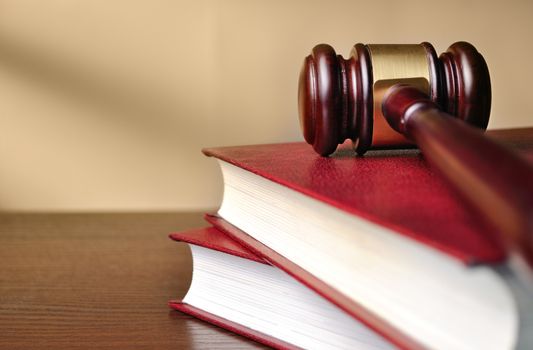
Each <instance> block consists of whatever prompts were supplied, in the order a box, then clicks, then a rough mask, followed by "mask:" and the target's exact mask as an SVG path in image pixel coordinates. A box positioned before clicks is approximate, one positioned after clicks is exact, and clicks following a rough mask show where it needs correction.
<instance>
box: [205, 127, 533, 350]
mask: <svg viewBox="0 0 533 350" xmlns="http://www.w3.org/2000/svg"><path fill="white" fill-rule="evenodd" d="M493 136H494V137H498V136H500V137H503V138H505V136H506V134H505V133H499V134H494V135H493ZM515 141H517V140H511V143H512V142H515ZM519 146H520V148H521V150H522V151H523V152H524V153H525V154H526V156H527V157H531V156H532V155H533V140H530V139H529V140H528V141H527V142H525V143H524V142H521V143H520V144H519ZM204 153H205V154H206V155H208V156H212V157H216V158H218V159H219V160H220V165H221V168H222V173H223V176H224V183H225V187H224V199H223V202H222V205H221V208H220V210H219V212H218V214H217V217H214V216H211V217H209V221H210V222H211V223H213V224H214V225H216V226H217V227H218V228H220V229H221V230H224V231H225V232H226V233H228V234H230V235H231V236H232V237H233V238H235V239H237V240H238V241H240V242H241V243H242V244H244V245H246V247H247V248H249V249H250V250H252V251H253V252H254V253H256V254H258V255H259V256H261V257H262V258H264V259H266V260H267V261H269V262H270V263H272V264H273V265H275V266H277V267H279V268H280V269H283V270H284V271H286V272H287V273H289V274H291V275H292V276H294V277H295V278H297V279H298V280H300V281H301V282H303V283H305V284H306V285H308V286H309V287H310V288H311V289H313V290H315V291H317V292H318V293H319V294H321V295H322V296H323V297H325V298H327V299H328V300H330V301H332V302H333V303H334V304H335V305H337V306H338V307H339V308H341V309H342V310H344V311H345V312H347V313H349V314H350V315H352V316H353V317H354V318H356V319H359V320H361V321H363V322H365V323H366V324H367V325H369V326H370V327H372V328H373V329H375V330H376V331H378V332H379V333H380V334H382V335H383V336H385V337H387V338H388V339H390V340H392V341H393V342H394V343H395V344H396V345H398V346H400V347H404V348H427V347H431V348H461V347H464V348H490V347H496V348H498V347H500V348H507V347H511V346H513V345H515V344H516V343H517V342H518V343H519V342H520V341H521V340H520V337H521V335H518V336H517V334H518V333H519V332H518V327H519V321H518V317H519V312H517V310H516V303H517V301H516V300H517V299H516V291H515V290H514V289H513V288H512V287H510V286H513V285H514V284H515V283H514V280H513V278H514V277H513V276H510V275H509V274H502V273H501V271H499V270H495V269H493V268H492V265H493V264H496V263H503V262H504V261H505V258H506V252H505V250H504V248H503V246H502V245H501V244H500V243H499V241H498V240H497V238H496V236H495V235H493V234H492V233H491V232H490V230H489V229H488V228H487V227H486V226H485V225H484V223H483V222H481V221H480V220H479V219H478V218H475V217H473V216H471V215H470V210H469V208H467V207H465V206H464V204H463V203H461V201H460V200H459V199H458V198H457V197H456V196H455V194H454V193H453V192H452V191H450V190H449V189H448V187H447V186H446V184H445V183H444V182H443V181H441V179H440V178H439V177H438V176H437V175H435V174H434V173H433V172H432V170H431V169H430V168H429V167H428V166H427V165H426V163H425V161H424V159H423V157H422V155H421V154H420V153H419V152H418V151H417V150H395V151H374V152H370V153H369V154H368V155H367V156H365V157H363V158H361V157H354V155H353V152H352V151H351V150H350V149H348V148H341V149H340V150H339V151H337V152H336V153H335V154H334V155H333V156H332V157H330V158H322V157H319V156H317V155H316V154H315V153H314V152H313V150H312V149H311V148H310V147H309V146H308V145H306V144H303V143H289V144H275V145H256V146H241V147H223V148H210V149H206V150H204ZM482 264H486V265H482ZM491 264H492V265H491ZM519 304H520V302H519ZM520 306H522V305H521V304H520ZM466 310H470V312H469V311H466ZM473 310H475V312H474V311H473ZM463 313H464V315H463ZM522 326H523V325H522V324H521V325H520V327H522ZM487 334H491V336H489V337H487V336H486V335H487Z"/></svg>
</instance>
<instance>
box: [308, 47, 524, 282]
mask: <svg viewBox="0 0 533 350" xmlns="http://www.w3.org/2000/svg"><path fill="white" fill-rule="evenodd" d="M298 90H299V91H298V105H299V116H300V125H301V128H302V131H303V134H304V138H305V140H306V141H307V143H309V144H311V145H312V146H313V148H314V150H315V151H316V152H317V153H318V154H320V155H322V156H328V155H330V154H332V153H333V152H334V151H335V149H336V148H337V145H338V144H341V143H343V142H344V141H346V140H347V139H350V140H352V143H353V147H354V149H355V151H356V152H357V153H358V154H359V155H363V154H364V153H365V152H366V151H368V150H369V149H383V148H401V147H413V146H418V148H419V149H420V150H421V152H422V154H423V156H424V157H425V158H426V159H427V160H428V162H429V163H430V164H431V165H432V166H433V167H434V168H435V169H436V170H437V172H438V173H440V174H441V175H442V176H443V177H444V178H445V180H447V181H448V183H449V184H450V185H451V187H452V188H454V189H455V190H456V191H457V192H458V194H459V195H461V196H462V198H463V199H464V200H465V201H466V202H467V203H468V204H469V205H470V207H471V208H472V209H473V211H474V212H475V213H476V214H477V215H480V218H482V219H483V220H485V221H486V222H487V223H488V224H489V225H491V226H492V228H493V229H494V230H495V232H497V233H498V236H499V237H500V239H501V241H502V242H503V243H504V244H505V246H506V247H507V248H508V251H509V263H510V264H511V265H512V267H513V268H515V269H516V270H518V272H519V273H520V274H521V275H522V276H527V279H528V280H529V281H530V282H531V280H532V276H533V274H532V271H533V166H532V165H531V163H529V162H528V161H527V160H525V159H524V158H522V157H521V155H519V154H517V153H515V152H513V151H512V150H510V149H508V148H507V147H505V145H502V144H499V143H497V142H496V141H494V140H491V139H489V138H488V137H486V136H485V135H484V134H483V130H484V129H486V127H487V124H488V121H489V116H490V107H491V84H490V76H489V70H488V68H487V64H486V63H485V60H484V58H483V56H482V55H481V54H480V53H479V52H478V51H477V50H476V48H475V47H474V46H472V45H471V44H469V43H466V42H457V43H454V44H453V45H451V46H450V47H449V48H448V50H447V51H446V52H444V53H442V54H441V55H440V56H437V53H436V51H435V49H434V48H433V46H432V45H431V44H429V43H427V42H424V43H421V44H417V45H364V44H356V45H354V47H353V49H352V51H351V54H350V57H349V58H348V59H344V58H343V57H342V56H340V55H337V54H336V53H335V50H334V49H333V48H332V47H331V46H329V45H326V44H321V45H317V46H315V47H314V48H313V49H312V51H311V54H310V55H309V56H307V57H306V58H305V60H304V64H303V67H302V70H301V73H300V80H299V89H298Z"/></svg>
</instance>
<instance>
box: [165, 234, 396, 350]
mask: <svg viewBox="0 0 533 350" xmlns="http://www.w3.org/2000/svg"><path fill="white" fill-rule="evenodd" d="M170 238H172V239H173V240H175V241H181V242H185V243H188V244H189V245H190V248H191V252H192V256H193V266H194V269H193V278H192V282H191V286H190V288H189V290H188V292H187V294H186V296H185V297H184V298H183V299H182V300H173V301H170V302H169V306H170V307H171V308H173V309H176V310H179V311H182V312H184V313H187V314H190V315H192V316H194V317H196V318H199V319H201V320H204V321H207V322H209V323H212V324H214V325H217V326H220V327H222V328H225V329H228V330H230V331H232V332H234V333H237V334H240V335H243V336H245V337H248V338H250V339H253V340H255V341H257V342H260V343H263V344H265V345H268V346H271V347H274V348H278V349H297V348H305V349H393V348H395V347H394V345H393V344H392V343H391V342H389V341H387V340H386V339H385V338H383V337H382V336H380V335H378V334H377V333H375V332H374V331H373V330H372V329H370V328H369V327H367V326H366V325H365V324H364V323H362V322H360V321H359V320H357V319H354V318H353V317H351V316H349V315H348V314H346V313H345V312H343V311H342V310H341V309H339V308H337V307H336V306H334V305H333V304H332V303H330V302H329V301H328V300H326V299H324V298H322V297H321V296H320V295H318V294H317V293H315V292H314V291H313V290H311V289H309V288H308V287H307V286H305V285H304V284H302V283H300V282H298V281H297V280H296V279H294V278H293V277H291V276H290V275H289V274H287V273H285V272H284V271H282V270H280V269H278V268H276V267H274V266H272V265H270V264H269V263H268V262H266V261H265V260H264V259H263V258H262V257H259V256H258V255H256V254H254V253H252V252H251V251H249V250H247V249H246V248H244V247H242V246H241V245H239V244H238V243H236V242H235V241H233V240H232V239H230V238H229V237H228V236H227V235H226V234H224V233H222V232H221V231H219V230H217V229H216V228H213V227H206V228H201V229H196V230H189V231H184V232H179V233H173V234H171V235H170Z"/></svg>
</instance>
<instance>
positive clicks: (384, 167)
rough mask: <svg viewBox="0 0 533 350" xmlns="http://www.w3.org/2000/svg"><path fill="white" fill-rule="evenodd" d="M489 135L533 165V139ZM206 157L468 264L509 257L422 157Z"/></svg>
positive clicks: (279, 147)
mask: <svg viewBox="0 0 533 350" xmlns="http://www.w3.org/2000/svg"><path fill="white" fill-rule="evenodd" d="M487 133H488V135H489V136H491V137H493V138H495V139H497V140H500V141H503V142H504V143H506V144H507V145H509V146H511V147H513V148H515V149H517V150H519V151H520V152H521V153H523V154H524V155H525V156H526V157H528V158H530V159H532V158H533V142H532V140H529V139H522V138H520V137H519V136H520V135H519V134H518V133H515V138H509V137H508V136H507V135H508V133H506V132H505V131H498V132H492V133H491V132H490V131H489V132H487ZM517 135H518V136H517ZM203 152H204V153H205V154H206V155H207V156H212V157H216V158H219V159H221V160H223V161H225V162H228V163H230V164H233V165H236V166H238V167H240V168H242V169H245V170H248V171H250V172H252V173H254V174H257V175H259V176H262V177H264V178H266V179H269V180H271V181H273V182H276V183H278V184H281V185H283V186H286V187H288V188H291V189H292V190H294V191H298V192H300V193H302V194H304V195H307V196H309V197H312V198H314V199H317V200H319V201H322V202H325V203H327V204H329V205H331V206H333V207H336V208H338V209H341V210H343V211H345V212H348V213H350V214H352V215H357V216H359V217H362V218H364V219H367V220H369V221H372V222H374V223H377V224H379V225H382V226H384V227H387V228H389V229H392V230H393V231H395V232H397V233H398V234H402V235H405V236H407V237H410V238H411V239H414V240H417V241H419V242H422V243H424V244H426V245H428V246H431V247H433V248H435V249H438V250H440V251H442V252H445V253H447V254H449V255H451V256H454V257H456V258H458V259H460V260H462V261H464V262H465V263H480V262H482V263H486V262H500V261H503V260H504V259H505V257H506V252H505V250H504V248H503V247H502V245H501V244H499V243H498V241H497V239H495V237H494V236H493V235H492V234H491V233H490V230H488V228H487V227H486V226H485V225H484V223H483V222H482V221H480V220H479V219H478V218H477V217H474V216H472V215H471V214H470V213H471V211H470V210H469V208H468V207H466V205H465V204H464V203H462V202H461V200H460V199H459V198H458V197H457V196H456V195H455V193H454V192H453V191H451V190H450V188H449V187H448V186H447V185H446V183H445V182H444V181H443V180H442V179H441V178H440V177H439V176H438V175H437V174H435V173H434V172H433V171H432V169H431V168H430V167H429V165H428V164H427V163H426V161H425V160H424V158H423V155H422V154H421V153H420V152H419V151H418V150H392V151H373V152H369V153H368V154H367V155H365V156H364V157H356V156H355V155H354V152H353V151H352V150H351V149H350V147H349V146H348V145H344V147H343V148H341V149H340V150H338V151H337V152H336V153H334V154H333V155H332V156H331V157H328V158H324V157H320V156H318V155H317V154H316V153H315V152H314V151H313V149H312V148H311V147H310V146H309V145H307V144H305V143H285V144H268V145H254V146H237V147H220V148H208V149H204V150H203Z"/></svg>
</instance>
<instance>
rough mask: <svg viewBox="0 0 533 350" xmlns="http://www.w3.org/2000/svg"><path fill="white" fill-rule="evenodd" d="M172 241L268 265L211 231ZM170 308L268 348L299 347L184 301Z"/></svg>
mask: <svg viewBox="0 0 533 350" xmlns="http://www.w3.org/2000/svg"><path fill="white" fill-rule="evenodd" d="M169 237H170V238H171V239H173V240H175V241H178V242H185V243H189V244H194V245H198V246H201V247H204V248H209V249H213V250H217V251H220V252H223V253H227V254H231V255H235V256H238V257H241V258H245V259H249V260H254V261H257V262H260V263H263V264H267V262H265V261H264V260H263V259H262V258H260V257H258V256H257V255H255V254H253V253H251V252H250V251H249V250H247V249H246V248H244V247H243V246H241V245H240V244H238V243H236V242H235V241H234V240H232V239H230V238H228V237H227V236H226V235H225V234H223V233H221V232H220V231H218V230H217V229H215V228H212V227H206V228H200V229H194V230H189V231H183V232H176V233H172V234H170V235H169ZM168 305H169V306H170V307H171V308H172V309H174V310H178V311H181V312H184V313H186V314H188V315H191V316H193V317H196V318H198V319H200V320H203V321H206V322H208V323H211V324H213V325H215V326H218V327H221V328H224V329H227V330H229V331H231V332H233V333H236V334H239V335H242V336H244V337H247V338H250V339H252V340H254V341H257V342H259V343H262V344H265V345H267V346H270V347H274V348H276V349H282V350H293V349H298V348H297V347H295V346H293V345H291V344H288V343H286V342H284V341H281V340H279V339H276V338H274V337H271V336H268V335H265V334H263V333H260V332H258V331H256V330H253V329H250V328H248V327H245V326H243V325H241V324H238V323H235V322H232V321H229V320H227V319H224V318H221V317H219V316H217V315H213V314H211V313H209V312H206V311H204V310H201V309H198V308H196V307H194V306H192V305H189V304H186V303H183V302H182V301H181V300H171V301H169V302H168Z"/></svg>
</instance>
